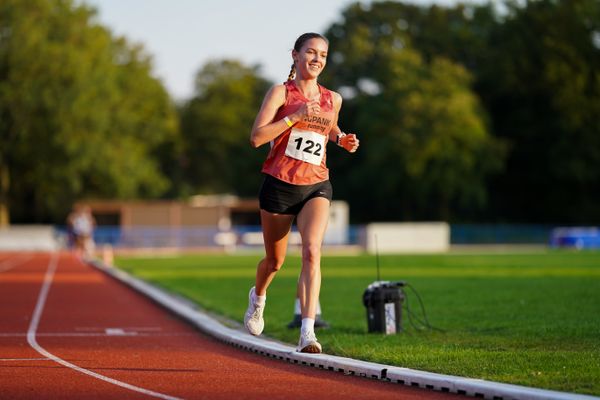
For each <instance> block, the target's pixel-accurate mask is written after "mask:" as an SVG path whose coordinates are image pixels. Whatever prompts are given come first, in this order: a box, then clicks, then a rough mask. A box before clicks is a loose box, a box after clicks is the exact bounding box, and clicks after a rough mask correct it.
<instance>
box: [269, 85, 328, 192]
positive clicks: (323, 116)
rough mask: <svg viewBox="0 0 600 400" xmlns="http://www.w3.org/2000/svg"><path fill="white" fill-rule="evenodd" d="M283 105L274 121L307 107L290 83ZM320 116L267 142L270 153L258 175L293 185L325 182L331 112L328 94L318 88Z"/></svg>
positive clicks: (298, 124)
mask: <svg viewBox="0 0 600 400" xmlns="http://www.w3.org/2000/svg"><path fill="white" fill-rule="evenodd" d="M284 85H285V88H286V100H285V104H284V105H283V106H281V107H280V108H279V110H278V111H277V114H276V115H275V119H274V121H279V120H280V119H282V118H283V117H285V116H286V115H290V114H293V113H294V112H296V111H297V110H298V109H299V108H300V107H301V106H302V104H303V103H308V101H309V100H308V99H307V98H306V97H304V95H303V94H302V92H300V90H299V89H298V88H297V87H296V83H295V82H294V81H287V82H286V83H285V84H284ZM319 92H320V94H321V95H320V106H321V112H320V113H319V115H313V116H310V117H304V119H302V120H301V121H298V122H297V123H296V124H294V126H292V127H291V128H288V129H287V130H286V131H284V132H283V133H282V134H281V135H279V136H278V137H276V138H275V139H274V140H272V141H271V151H270V152H269V155H268V156H267V159H266V160H265V162H264V164H263V167H262V172H264V173H266V174H269V175H271V176H273V177H275V178H277V179H279V180H282V181H284V182H287V183H291V184H294V185H312V184H315V183H319V182H323V181H326V180H328V179H329V170H328V169H327V166H326V162H325V161H326V153H325V149H326V146H327V142H328V141H329V132H330V131H331V129H332V128H333V120H334V117H335V108H334V106H333V96H332V93H331V91H329V90H328V89H326V88H324V87H323V86H321V85H319Z"/></svg>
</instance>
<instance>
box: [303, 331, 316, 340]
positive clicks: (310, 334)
mask: <svg viewBox="0 0 600 400" xmlns="http://www.w3.org/2000/svg"><path fill="white" fill-rule="evenodd" d="M302 341H303V342H316V341H317V337H316V336H315V332H314V331H308V332H304V333H302Z"/></svg>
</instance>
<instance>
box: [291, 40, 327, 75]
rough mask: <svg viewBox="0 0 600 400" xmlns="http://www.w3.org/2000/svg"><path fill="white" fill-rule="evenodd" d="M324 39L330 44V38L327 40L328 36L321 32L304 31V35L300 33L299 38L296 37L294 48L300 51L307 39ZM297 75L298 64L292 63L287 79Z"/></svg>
mask: <svg viewBox="0 0 600 400" xmlns="http://www.w3.org/2000/svg"><path fill="white" fill-rule="evenodd" d="M315 38H317V39H323V40H324V41H325V43H327V44H329V40H327V38H326V37H325V36H323V35H321V34H320V33H314V32H308V33H303V34H302V35H300V36H299V37H298V39H296V43H294V50H296V51H297V52H300V50H301V49H302V46H304V43H306V42H307V41H309V40H310V39H315ZM295 77H296V64H294V63H292V67H291V68H290V74H289V75H288V78H287V80H288V81H291V80H293V79H294V78H295Z"/></svg>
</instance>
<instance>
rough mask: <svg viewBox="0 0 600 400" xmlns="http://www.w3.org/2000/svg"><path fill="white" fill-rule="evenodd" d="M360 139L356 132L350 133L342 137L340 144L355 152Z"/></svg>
mask: <svg viewBox="0 0 600 400" xmlns="http://www.w3.org/2000/svg"><path fill="white" fill-rule="evenodd" d="M359 142H360V141H359V140H358V138H357V137H356V135H355V134H354V133H348V134H347V135H346V136H344V137H342V138H340V145H341V146H342V147H343V148H344V149H346V151H348V152H350V153H354V152H355V151H356V150H357V149H358V146H359Z"/></svg>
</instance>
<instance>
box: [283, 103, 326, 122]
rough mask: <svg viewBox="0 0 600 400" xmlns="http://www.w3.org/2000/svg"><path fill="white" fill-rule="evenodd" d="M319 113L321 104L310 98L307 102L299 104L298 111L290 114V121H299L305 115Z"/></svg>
mask: <svg viewBox="0 0 600 400" xmlns="http://www.w3.org/2000/svg"><path fill="white" fill-rule="evenodd" d="M320 113H321V105H320V104H319V102H318V101H316V100H311V101H309V102H308V103H304V104H302V105H301V106H300V108H299V109H298V111H296V112H295V113H293V114H292V115H290V118H291V119H292V121H296V122H297V121H301V120H302V119H303V118H305V117H310V116H312V115H319V114H320Z"/></svg>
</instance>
